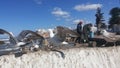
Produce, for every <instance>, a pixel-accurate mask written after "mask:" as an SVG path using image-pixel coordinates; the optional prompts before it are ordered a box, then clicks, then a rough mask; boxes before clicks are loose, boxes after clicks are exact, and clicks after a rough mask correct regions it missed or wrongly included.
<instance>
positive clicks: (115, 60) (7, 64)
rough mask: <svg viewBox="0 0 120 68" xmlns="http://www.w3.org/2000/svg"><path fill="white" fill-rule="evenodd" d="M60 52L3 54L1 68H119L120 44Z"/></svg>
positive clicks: (0, 59)
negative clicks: (19, 55) (61, 53)
mask: <svg viewBox="0 0 120 68" xmlns="http://www.w3.org/2000/svg"><path fill="white" fill-rule="evenodd" d="M61 51H62V52H64V54H65V58H64V59H63V58H62V57H61V55H60V53H58V52H52V51H50V52H47V51H38V52H34V53H28V54H24V55H23V56H21V57H15V56H14V55H3V56H1V57H0V68H119V67H120V46H118V47H103V48H95V47H94V48H88V47H82V48H72V49H66V50H61Z"/></svg>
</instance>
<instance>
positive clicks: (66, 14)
mask: <svg viewBox="0 0 120 68" xmlns="http://www.w3.org/2000/svg"><path fill="white" fill-rule="evenodd" d="M52 14H53V15H55V16H57V17H62V18H68V17H70V14H69V12H66V11H63V10H62V9H61V8H58V7H56V8H54V9H53V11H52Z"/></svg>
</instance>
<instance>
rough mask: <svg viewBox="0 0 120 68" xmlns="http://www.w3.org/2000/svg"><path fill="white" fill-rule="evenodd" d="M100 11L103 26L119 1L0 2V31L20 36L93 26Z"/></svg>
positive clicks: (118, 5)
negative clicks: (34, 31) (0, 29)
mask: <svg viewBox="0 0 120 68" xmlns="http://www.w3.org/2000/svg"><path fill="white" fill-rule="evenodd" d="M97 7H101V9H102V12H103V13H104V18H105V20H106V21H105V22H107V21H108V19H109V17H110V16H109V11H110V9H112V8H113V7H120V2H119V0H0V28H2V29H6V30H7V31H10V32H13V33H14V34H19V32H21V31H22V30H26V29H29V30H35V29H38V28H41V29H46V28H52V27H55V26H58V25H62V26H67V27H74V28H75V27H76V24H75V23H76V22H78V21H79V20H83V21H84V22H85V23H93V24H94V23H95V13H96V8H97Z"/></svg>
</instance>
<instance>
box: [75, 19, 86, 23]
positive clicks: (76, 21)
mask: <svg viewBox="0 0 120 68" xmlns="http://www.w3.org/2000/svg"><path fill="white" fill-rule="evenodd" d="M80 21H82V22H84V20H82V19H75V20H73V23H74V24H78V23H79V22H80Z"/></svg>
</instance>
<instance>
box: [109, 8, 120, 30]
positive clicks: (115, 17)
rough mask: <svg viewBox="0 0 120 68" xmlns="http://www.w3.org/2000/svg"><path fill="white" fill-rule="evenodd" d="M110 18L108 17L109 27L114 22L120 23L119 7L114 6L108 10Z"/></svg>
mask: <svg viewBox="0 0 120 68" xmlns="http://www.w3.org/2000/svg"><path fill="white" fill-rule="evenodd" d="M109 14H110V15H111V18H110V19H109V27H110V28H112V27H113V25H114V24H120V8H119V7H115V8H112V9H111V10H110V13H109Z"/></svg>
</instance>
